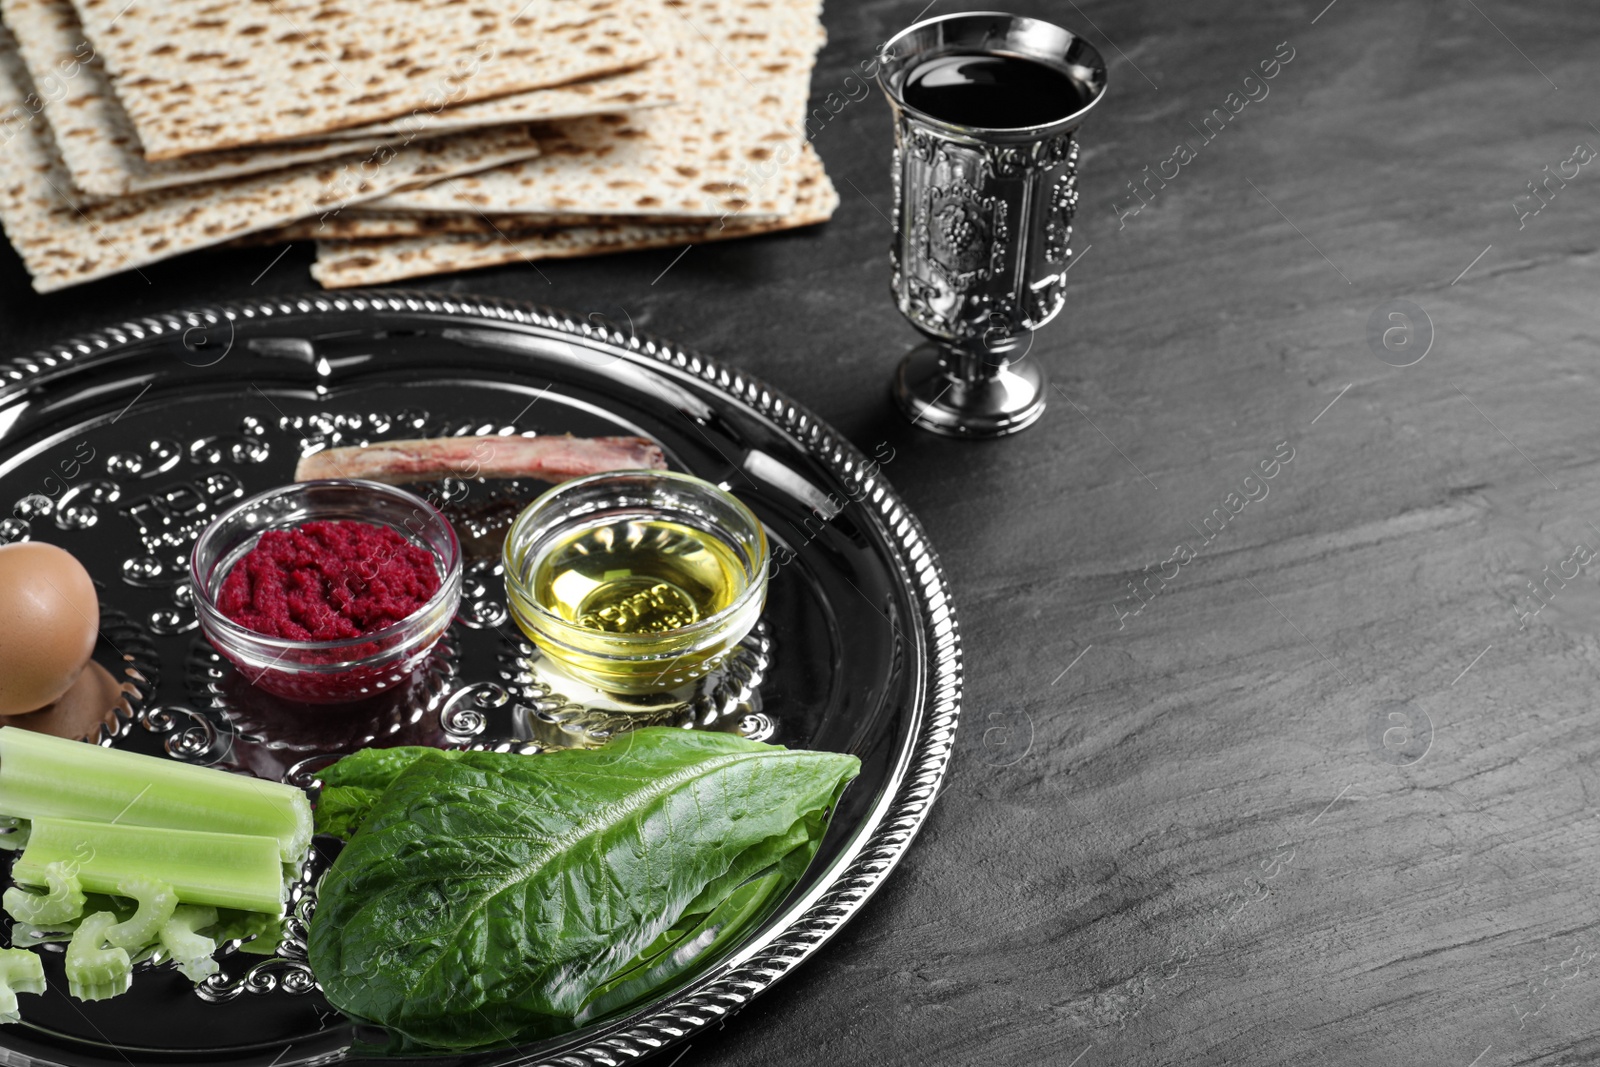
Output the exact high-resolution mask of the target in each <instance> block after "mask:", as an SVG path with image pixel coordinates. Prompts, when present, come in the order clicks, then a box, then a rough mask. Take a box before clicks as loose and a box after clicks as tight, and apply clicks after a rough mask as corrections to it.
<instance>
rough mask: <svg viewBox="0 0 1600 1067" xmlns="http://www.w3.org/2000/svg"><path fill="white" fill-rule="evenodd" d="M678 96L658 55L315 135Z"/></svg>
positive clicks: (417, 129) (533, 118)
mask: <svg viewBox="0 0 1600 1067" xmlns="http://www.w3.org/2000/svg"><path fill="white" fill-rule="evenodd" d="M681 95H682V89H681V88H680V87H679V84H678V79H677V77H676V75H675V72H674V70H673V68H672V67H671V66H670V65H668V64H666V63H663V62H662V61H661V60H660V59H659V58H658V59H655V60H652V61H651V62H650V63H649V64H647V65H646V66H643V67H639V68H637V69H635V70H625V71H623V72H622V73H620V74H608V75H606V76H604V77H601V78H591V79H590V80H588V81H581V82H575V83H573V84H572V85H558V86H554V87H552V88H549V89H533V90H530V91H528V92H525V93H513V94H511V95H510V96H501V97H496V98H495V99H493V100H479V101H478V102H476V103H472V104H459V105H457V106H455V107H446V108H442V109H440V110H437V111H433V110H429V109H427V108H417V109H415V110H414V111H412V112H410V113H408V114H405V115H402V116H401V117H400V118H397V119H385V120H384V121H382V122H376V123H373V124H371V125H369V126H351V127H349V128H348V129H343V130H329V131H328V132H327V133H325V134H321V135H319V136H322V137H325V138H328V139H332V140H336V139H339V138H345V137H349V138H360V137H370V136H372V135H374V134H407V135H409V134H416V135H418V136H421V137H431V136H435V135H437V134H439V133H443V132H450V131H454V130H475V129H480V128H482V127H484V126H500V125H505V124H507V123H512V122H550V121H553V120H556V119H570V118H578V117H581V116H584V115H602V114H607V113H615V112H620V111H644V110H647V109H649V108H653V107H665V106H667V105H668V104H671V103H674V102H676V101H677V100H678V98H679V97H680V96H681Z"/></svg>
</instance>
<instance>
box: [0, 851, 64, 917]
mask: <svg viewBox="0 0 1600 1067" xmlns="http://www.w3.org/2000/svg"><path fill="white" fill-rule="evenodd" d="M44 881H45V885H46V886H47V887H48V890H49V891H48V892H45V893H30V892H28V891H27V890H26V889H22V888H19V887H17V886H13V887H11V888H10V889H7V890H6V891H5V895H4V896H3V897H0V903H3V904H4V905H5V909H6V914H8V915H10V916H11V917H12V918H13V919H15V920H17V922H19V923H27V924H29V925H33V926H59V925H60V924H62V923H65V922H71V921H72V920H73V919H76V918H77V917H78V916H80V915H82V914H83V886H82V885H80V884H79V882H78V876H77V875H76V874H74V873H73V865H72V864H71V863H51V864H48V865H46V866H45V869H44Z"/></svg>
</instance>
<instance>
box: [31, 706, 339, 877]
mask: <svg viewBox="0 0 1600 1067" xmlns="http://www.w3.org/2000/svg"><path fill="white" fill-rule="evenodd" d="M0 815H9V816H12V817H14V818H23V819H38V818H57V819H85V820H89V821H92V822H114V823H117V824H118V825H122V824H125V823H126V824H130V825H133V826H164V827H168V828H170V829H174V830H205V831H210V832H215V833H227V834H247V835H250V836H261V837H271V838H274V839H275V840H276V841H277V842H278V846H279V850H280V853H281V858H282V860H283V862H285V863H299V862H300V861H301V860H302V859H304V858H305V853H306V848H307V847H308V846H309V845H310V844H311V805H310V803H309V802H308V801H307V800H306V795H305V793H304V792H303V791H301V790H299V789H296V788H295V787H294V786H289V785H284V784H282V783H281V782H268V781H263V780H262V779H259V778H251V777H248V776H246V775H240V774H230V773H228V772H227V771H219V770H216V769H214V768H211V767H196V766H193V765H191V764H186V763H177V762H175V761H173V760H169V759H160V758H158V757H155V756H141V755H139V754H138V753H135V752H122V751H119V750H117V749H111V748H103V747H101V746H100V745H90V744H85V743H84V742H81V741H67V740H63V739H62V738H58V737H50V736H47V735H45V734H39V733H34V732H33V731H31V730H22V729H18V728H17V727H15V726H7V727H3V728H0Z"/></svg>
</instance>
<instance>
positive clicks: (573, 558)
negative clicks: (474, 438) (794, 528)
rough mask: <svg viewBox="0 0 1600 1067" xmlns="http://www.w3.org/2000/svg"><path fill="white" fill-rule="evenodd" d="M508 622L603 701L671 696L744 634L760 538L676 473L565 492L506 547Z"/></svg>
mask: <svg viewBox="0 0 1600 1067" xmlns="http://www.w3.org/2000/svg"><path fill="white" fill-rule="evenodd" d="M504 562H505V574H506V594H507V600H508V603H509V606H510V609H511V615H512V617H513V618H514V619H516V621H517V625H518V626H520V627H521V628H522V630H523V632H524V633H526V634H527V635H528V637H529V638H530V639H531V640H532V641H533V642H534V644H535V645H537V646H538V648H539V650H540V652H542V653H543V654H544V655H545V656H547V657H549V658H550V659H551V660H552V661H554V662H555V663H556V664H557V665H559V666H560V667H562V668H563V669H565V670H567V671H569V672H571V673H573V674H575V675H577V676H578V677H579V678H581V679H582V680H584V681H586V682H589V683H591V684H593V685H596V686H598V687H600V688H601V689H605V690H608V691H612V692H618V693H649V692H655V691H659V690H668V689H674V688H677V687H679V686H681V685H685V684H687V683H689V682H691V681H693V680H695V679H696V678H699V677H701V676H703V675H704V674H706V673H707V672H709V671H710V670H712V669H714V668H715V667H716V665H717V664H718V663H719V662H720V661H721V659H722V658H723V656H724V655H725V654H726V653H727V652H728V651H729V650H730V649H731V648H732V647H733V646H734V645H736V644H737V643H738V642H739V641H740V640H742V639H743V638H744V637H745V635H746V634H748V633H749V632H750V630H751V629H752V628H753V627H754V626H755V623H756V620H757V618H759V617H760V614H761V609H762V607H763V605H764V603H765V599H766V577H767V574H766V572H767V564H768V549H767V539H766V534H765V532H764V530H763V529H762V527H761V523H760V521H759V520H757V519H756V517H755V516H754V515H753V514H751V512H750V510H749V509H748V508H746V507H745V506H744V505H743V504H742V503H740V502H739V501H738V500H737V499H736V498H735V497H733V496H732V495H731V494H729V493H728V492H726V491H725V490H723V489H721V488H719V487H717V486H715V485H712V484H711V483H710V482H706V481H703V480H701V479H699V478H695V477H692V476H690V475H686V474H676V473H671V472H663V471H625V472H619V473H615V474H600V475H594V476H591V477H589V478H580V479H578V480H576V481H572V482H567V483H565V484H564V485H561V486H559V487H558V488H556V489H553V490H551V491H550V492H549V493H546V494H545V495H544V496H542V497H540V498H539V499H538V500H536V501H534V502H533V503H532V504H530V505H529V506H528V507H527V508H526V509H525V510H524V511H523V513H522V514H521V515H519V516H518V517H517V521H516V523H514V524H513V526H512V528H511V532H510V533H509V534H508V535H507V537H506V547H505V558H504Z"/></svg>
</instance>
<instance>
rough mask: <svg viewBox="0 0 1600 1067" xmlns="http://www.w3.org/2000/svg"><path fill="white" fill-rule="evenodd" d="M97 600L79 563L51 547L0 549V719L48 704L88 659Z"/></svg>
mask: <svg viewBox="0 0 1600 1067" xmlns="http://www.w3.org/2000/svg"><path fill="white" fill-rule="evenodd" d="M99 629H100V599H99V597H97V596H96V595H95V591H94V582H93V581H91V580H90V578H89V572H88V571H86V570H84V569H83V564H81V563H79V562H78V561H77V560H76V559H74V558H73V556H72V554H71V553H70V552H67V551H66V550H64V549H60V548H57V547H56V546H54V545H47V544H42V543H40V542H37V541H24V542H23V543H21V544H15V545H0V715H21V714H23V713H25V712H30V711H37V710H38V709H40V708H42V707H45V706H46V705H48V704H52V703H54V702H55V701H56V700H58V699H59V698H60V697H61V694H63V693H65V692H66V691H67V689H68V687H70V686H71V685H72V683H73V682H74V681H75V680H76V679H77V677H78V674H79V672H80V671H82V670H83V665H84V664H85V663H87V662H89V657H90V656H91V655H92V654H93V653H94V643H95V637H96V633H97V631H98V630H99Z"/></svg>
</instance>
